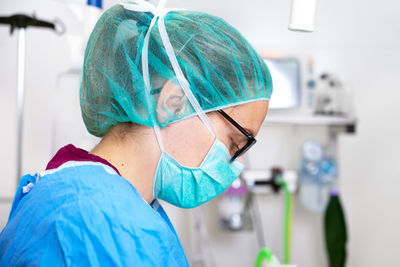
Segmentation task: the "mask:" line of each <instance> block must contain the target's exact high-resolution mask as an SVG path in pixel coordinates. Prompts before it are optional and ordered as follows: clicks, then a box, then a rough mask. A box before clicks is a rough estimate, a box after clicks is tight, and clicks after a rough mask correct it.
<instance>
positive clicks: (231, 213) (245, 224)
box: [218, 177, 252, 231]
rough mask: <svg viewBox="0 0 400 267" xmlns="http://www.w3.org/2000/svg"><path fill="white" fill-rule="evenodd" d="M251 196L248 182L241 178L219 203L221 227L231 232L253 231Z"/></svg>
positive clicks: (222, 196) (224, 194)
mask: <svg viewBox="0 0 400 267" xmlns="http://www.w3.org/2000/svg"><path fill="white" fill-rule="evenodd" d="M251 203H252V201H251V194H250V192H249V189H248V187H247V184H246V182H245V181H244V180H243V179H242V178H241V177H239V178H238V179H236V180H235V181H233V183H232V185H231V186H230V187H229V188H228V189H227V190H226V191H225V192H224V193H223V194H222V195H221V197H220V198H219V201H218V211H219V226H220V228H222V229H228V230H230V231H241V230H251V229H252V219H251V214H250V212H249V211H250V209H251V206H250V205H251Z"/></svg>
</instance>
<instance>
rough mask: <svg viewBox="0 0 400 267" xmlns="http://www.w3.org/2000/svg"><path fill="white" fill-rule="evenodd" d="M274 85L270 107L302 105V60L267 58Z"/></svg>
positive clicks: (279, 107) (285, 107) (282, 107)
mask: <svg viewBox="0 0 400 267" xmlns="http://www.w3.org/2000/svg"><path fill="white" fill-rule="evenodd" d="M264 60H265V63H266V64H267V66H268V68H269V70H270V73H271V77H272V85H273V93H272V96H271V101H270V103H269V108H272V109H290V108H297V107H299V106H300V99H301V79H300V75H301V74H300V73H301V72H300V62H299V60H298V59H296V58H265V59H264Z"/></svg>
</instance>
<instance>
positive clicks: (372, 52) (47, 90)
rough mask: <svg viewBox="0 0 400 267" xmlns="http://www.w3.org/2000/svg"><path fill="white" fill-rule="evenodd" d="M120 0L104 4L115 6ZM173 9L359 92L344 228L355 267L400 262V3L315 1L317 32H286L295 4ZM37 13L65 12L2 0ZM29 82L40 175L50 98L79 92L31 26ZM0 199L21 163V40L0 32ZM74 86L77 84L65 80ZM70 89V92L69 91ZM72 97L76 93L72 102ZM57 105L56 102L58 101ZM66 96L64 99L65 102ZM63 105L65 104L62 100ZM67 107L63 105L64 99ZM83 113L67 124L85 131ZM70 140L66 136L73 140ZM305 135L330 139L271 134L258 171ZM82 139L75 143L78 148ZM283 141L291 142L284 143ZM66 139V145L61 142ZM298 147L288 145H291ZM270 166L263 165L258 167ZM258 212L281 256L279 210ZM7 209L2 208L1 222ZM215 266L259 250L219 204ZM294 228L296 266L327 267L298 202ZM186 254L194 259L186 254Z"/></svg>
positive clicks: (265, 205) (285, 161) (258, 153)
mask: <svg viewBox="0 0 400 267" xmlns="http://www.w3.org/2000/svg"><path fill="white" fill-rule="evenodd" d="M112 2H115V1H107V2H106V5H107V6H108V5H110V4H111V3H112ZM168 6H170V7H187V8H188V9H197V10H202V11H206V12H209V13H212V14H215V15H218V16H221V17H223V18H225V19H226V20H227V21H228V22H230V23H231V24H232V25H234V26H235V27H237V28H238V29H239V30H240V31H241V32H242V33H243V35H244V36H245V37H246V38H247V39H248V40H249V41H250V42H251V43H252V44H253V45H254V46H255V47H256V48H257V49H258V50H259V51H260V52H263V51H279V52H284V53H287V54H291V55H299V56H300V57H303V58H307V57H314V59H315V63H316V69H317V71H318V72H322V71H331V72H333V73H336V74H337V75H338V76H339V77H340V78H341V79H343V80H344V81H345V82H346V83H347V84H350V85H351V86H352V87H353V89H354V90H355V95H356V98H355V105H356V111H357V116H358V119H359V123H358V127H357V134H356V135H355V136H342V137H341V138H340V139H339V164H340V167H341V169H340V189H341V192H342V200H343V202H344V206H345V210H346V215H347V220H348V225H349V234H350V242H349V249H348V250H349V258H348V266H351V267H353V266H354V267H358V266H360V267H361V266H362V267H368V266H388V267H390V266H398V259H397V250H398V248H399V247H400V228H399V225H400V212H399V211H398V210H399V209H398V207H397V204H398V203H400V194H399V193H398V188H400V164H399V163H400V152H399V151H400V141H399V140H398V136H400V105H399V104H398V101H399V99H400V90H399V89H400V88H399V87H400V85H399V84H400V81H399V79H400V16H398V14H399V13H398V12H399V10H400V2H399V1H396V0H381V1H372V0H364V1H362V0H351V1H345V0H337V1H319V5H318V8H317V18H316V32H314V33H312V34H303V33H293V32H289V31H287V24H288V17H289V10H290V1H289V0H284V1H277V0H275V1H272V0H252V1H238V0H231V1H228V0H218V1H211V0H208V1H207V0H203V1H195V0H187V1H183V0H181V1H178V0H175V1H169V2H168ZM21 10H24V11H28V12H30V13H31V12H32V11H33V10H35V11H36V14H37V15H38V16H39V17H43V18H53V17H54V16H59V17H61V18H65V19H66V20H68V18H69V17H70V13H68V11H66V10H64V9H62V8H60V5H59V4H58V3H57V2H56V1H51V0H47V1H46V0H40V1H39V0H37V1H22V0H18V1H17V0H2V1H1V2H0V14H11V13H14V12H16V11H21ZM27 40H28V47H27V79H26V82H27V86H26V91H27V95H26V110H25V124H24V127H25V132H24V161H23V168H24V172H35V171H36V170H38V169H43V168H44V167H45V165H46V163H47V161H48V160H49V158H50V157H51V153H50V151H51V149H52V148H51V140H52V138H53V137H52V134H51V133H52V131H51V125H52V124H51V120H52V113H54V106H52V104H51V103H54V101H53V100H52V99H54V94H55V93H56V92H55V91H56V90H59V91H57V92H59V93H60V94H61V95H63V96H68V95H69V96H70V99H68V101H71V102H68V103H73V101H74V99H75V100H76V101H78V99H77V98H76V97H75V96H76V92H77V90H78V87H77V83H76V80H74V79H72V78H71V79H70V78H66V79H64V81H63V83H62V85H60V86H56V77H57V75H58V74H59V73H60V72H62V71H64V70H65V69H66V68H67V66H68V46H67V44H66V40H65V37H59V36H56V35H54V34H53V33H51V32H49V31H46V30H37V29H30V30H29V31H28V35H27ZM0 47H1V49H0V73H1V74H0V114H1V115H0V116H1V120H2V122H3V124H2V125H3V126H2V127H1V129H2V130H1V131H0V140H1V141H0V142H1V146H2V147H3V150H2V151H3V152H2V153H0V166H1V169H2V170H3V173H2V176H1V177H0V197H11V196H12V195H13V191H14V188H15V184H14V181H15V179H14V176H15V175H14V158H15V136H16V131H15V116H16V113H15V109H16V106H15V86H16V84H15V80H16V71H15V70H16V36H15V35H14V36H11V37H10V36H9V32H8V28H6V27H0ZM68 79H70V80H68ZM68 90H71V93H70V94H68ZM74 94H75V96H74ZM56 99H57V97H56ZM62 100H64V98H63V99H62ZM58 101H60V102H59V104H60V105H61V104H63V101H61V100H60V98H59V100H58ZM64 104H65V103H64ZM77 114H79V110H78V111H77V106H74V108H72V109H71V113H70V114H61V115H66V116H65V117H64V118H67V119H66V120H69V121H73V119H74V118H76V121H77V123H78V125H79V127H82V124H81V121H80V118H79V116H78V115H77ZM66 136H68V135H66ZM309 136H311V137H313V138H316V139H319V140H321V141H322V142H325V141H326V140H325V139H324V138H325V134H324V129H320V128H318V129H314V128H313V129H311V130H310V131H308V130H304V129H300V128H296V129H289V128H285V129H275V128H274V129H272V128H268V127H264V128H263V129H262V132H261V133H260V138H259V140H260V141H259V143H258V146H257V148H255V149H254V150H253V151H252V153H251V154H250V159H253V160H252V161H251V162H252V166H254V167H264V168H265V167H269V166H270V165H272V164H276V163H280V164H282V165H283V166H284V167H287V168H296V167H297V166H298V160H299V151H298V148H299V145H300V144H301V142H302V141H303V140H304V139H305V138H309ZM76 139H77V137H76V136H75V137H73V136H72V137H71V138H70V140H71V142H74V140H76ZM279 140H290V141H287V143H286V144H287V145H286V146H279V145H278V144H279V143H278V141H279ZM63 141H64V142H68V140H63ZM291 147H292V148H293V149H291ZM263 159H265V161H263ZM259 203H260V207H261V208H262V209H263V210H264V213H263V217H262V219H263V221H264V223H265V225H264V226H265V228H266V229H269V231H265V232H266V234H265V236H266V240H267V242H268V243H269V244H268V245H269V246H270V247H271V248H272V249H273V250H274V251H276V253H277V254H278V255H280V253H281V251H280V249H281V243H280V242H281V241H280V235H281V214H279V212H281V209H280V208H281V206H280V205H282V199H280V198H279V197H271V196H262V197H260V198H259ZM8 207H9V204H0V227H2V225H4V223H5V220H6V218H7V216H8V209H9V208H8ZM168 210H170V211H171V215H172V217H173V218H172V219H173V221H174V222H175V225H176V226H177V230H178V233H179V235H180V237H181V239H182V242H183V245H184V246H185V250H186V251H187V252H191V251H190V250H191V248H190V247H191V243H190V238H189V236H190V234H189V233H188V229H187V228H188V222H189V220H188V219H187V216H185V214H188V213H190V212H187V211H178V210H176V209H174V208H171V207H169V206H168ZM206 210H207V214H206V216H207V217H208V225H209V231H210V236H211V244H210V248H212V251H213V255H214V258H215V262H216V263H217V264H218V266H227V265H229V266H250V265H252V263H253V259H254V256H255V254H256V250H257V243H256V239H255V236H254V234H252V233H239V234H226V233H223V232H220V231H217V228H216V226H215V225H216V224H215V223H214V224H213V221H214V222H215V220H216V216H215V215H216V212H215V202H211V203H210V204H207V206H206ZM294 217H295V218H294V220H295V222H294V226H293V227H294V228H293V251H292V252H293V254H292V259H293V262H294V263H296V264H298V265H299V266H302V267H321V266H326V260H325V255H324V249H323V241H322V227H321V224H320V222H321V216H320V215H316V214H311V213H309V212H308V211H306V210H304V208H302V206H301V204H300V203H298V202H296V207H295V216H294ZM189 256H190V255H189Z"/></svg>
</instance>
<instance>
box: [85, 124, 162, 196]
mask: <svg viewBox="0 0 400 267" xmlns="http://www.w3.org/2000/svg"><path fill="white" fill-rule="evenodd" d="M110 131H112V130H110ZM90 153H91V154H94V155H97V156H99V157H101V158H103V159H105V160H107V161H108V162H110V163H111V164H112V165H113V166H114V167H115V168H117V170H118V171H119V173H120V174H121V176H122V177H123V178H125V179H126V180H128V182H130V183H131V184H132V185H133V186H134V187H135V188H136V190H137V191H138V192H139V194H140V195H141V196H142V198H143V199H144V200H145V201H146V202H147V203H150V202H151V201H152V200H153V184H154V176H155V172H156V169H157V164H158V161H159V158H160V153H161V152H160V149H159V146H158V143H157V140H156V138H155V136H154V131H153V129H152V128H148V127H140V128H138V129H135V130H134V133H133V134H131V135H129V136H128V135H126V136H125V137H124V138H118V137H116V135H115V134H113V133H112V132H111V133H110V134H107V135H106V136H105V137H104V138H103V139H102V140H101V141H100V143H99V144H98V145H97V146H96V147H95V148H94V149H93V150H92V151H90Z"/></svg>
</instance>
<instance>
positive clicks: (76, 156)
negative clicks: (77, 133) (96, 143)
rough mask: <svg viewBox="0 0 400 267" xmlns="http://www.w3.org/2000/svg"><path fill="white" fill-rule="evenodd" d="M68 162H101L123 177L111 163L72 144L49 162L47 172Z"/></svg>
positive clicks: (59, 151) (62, 149) (63, 148)
mask: <svg viewBox="0 0 400 267" xmlns="http://www.w3.org/2000/svg"><path fill="white" fill-rule="evenodd" d="M67 161H92V162H100V163H103V164H105V165H107V166H110V167H111V168H113V169H114V170H115V171H116V172H117V173H118V175H121V174H120V173H119V171H118V170H117V168H115V167H114V166H113V165H112V164H111V163H110V162H108V161H107V160H105V159H103V158H101V157H99V156H96V155H93V154H90V153H88V152H87V151H86V150H83V149H81V148H77V147H75V146H74V145H72V144H69V145H66V146H64V147H62V148H61V149H60V150H58V151H57V153H56V154H55V155H54V157H53V158H52V159H51V160H50V161H49V163H48V164H47V167H46V170H49V169H55V168H58V167H59V166H61V165H62V164H64V163H65V162H67Z"/></svg>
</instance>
